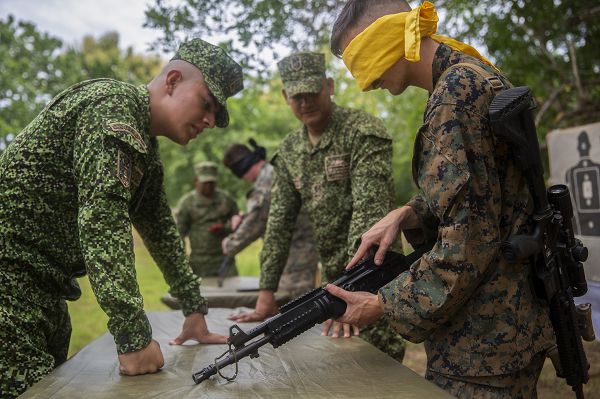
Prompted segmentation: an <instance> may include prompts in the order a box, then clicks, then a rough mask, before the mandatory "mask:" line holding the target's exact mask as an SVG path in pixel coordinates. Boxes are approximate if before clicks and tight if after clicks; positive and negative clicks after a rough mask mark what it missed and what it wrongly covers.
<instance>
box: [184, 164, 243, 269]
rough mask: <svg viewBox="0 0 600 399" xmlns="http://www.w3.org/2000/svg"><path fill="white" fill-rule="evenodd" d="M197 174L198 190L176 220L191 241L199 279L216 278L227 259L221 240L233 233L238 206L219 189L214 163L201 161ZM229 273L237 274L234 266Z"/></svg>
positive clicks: (186, 199) (186, 197) (188, 196)
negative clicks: (233, 219) (232, 228)
mask: <svg viewBox="0 0 600 399" xmlns="http://www.w3.org/2000/svg"><path fill="white" fill-rule="evenodd" d="M194 172H195V174H196V178H195V180H194V185H195V189H194V190H192V191H190V192H189V193H187V194H185V195H184V196H183V197H182V198H181V200H180V201H179V204H178V205H177V210H176V211H175V221H176V222H177V228H178V229H179V233H180V234H181V236H182V237H189V239H190V246H191V248H192V253H191V254H190V265H191V267H192V270H193V271H194V273H195V274H196V276H201V277H215V276H218V275H219V267H220V266H221V263H223V259H224V257H225V256H224V255H223V252H222V251H221V241H223V238H225V237H226V236H227V235H228V234H229V233H230V232H231V228H230V224H229V219H231V217H232V216H233V215H236V214H237V213H238V207H237V204H236V203H235V201H234V200H233V198H231V197H230V196H229V194H227V193H226V192H225V191H222V190H219V189H217V187H216V185H217V165H216V164H215V163H214V162H201V163H199V164H197V165H196V166H195V167H194ZM229 272H230V274H229V275H232V276H234V275H237V269H236V268H235V266H234V267H232V268H231V269H230V270H229Z"/></svg>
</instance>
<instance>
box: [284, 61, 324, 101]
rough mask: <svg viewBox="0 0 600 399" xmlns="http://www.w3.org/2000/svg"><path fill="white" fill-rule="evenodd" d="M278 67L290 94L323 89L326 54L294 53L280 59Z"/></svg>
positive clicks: (286, 90) (285, 87)
mask: <svg viewBox="0 0 600 399" xmlns="http://www.w3.org/2000/svg"><path fill="white" fill-rule="evenodd" d="M277 67H278V68H279V73H280V74H281V80H282V81H283V88H284V89H285V92H286V93H287V95H288V96H290V97H291V96H295V95H296V94H298V93H318V92H320V91H321V85H322V82H323V78H324V77H325V54H323V53H311V52H302V53H294V54H291V55H289V56H287V57H285V58H284V59H282V60H281V61H279V62H278V63H277Z"/></svg>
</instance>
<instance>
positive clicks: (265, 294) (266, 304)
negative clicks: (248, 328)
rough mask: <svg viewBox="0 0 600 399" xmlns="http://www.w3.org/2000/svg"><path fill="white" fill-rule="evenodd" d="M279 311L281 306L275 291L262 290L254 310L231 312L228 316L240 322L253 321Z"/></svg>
mask: <svg viewBox="0 0 600 399" xmlns="http://www.w3.org/2000/svg"><path fill="white" fill-rule="evenodd" d="M277 312H279V308H278V307H277V302H275V294H274V293H273V291H270V290H260V291H259V293H258V299H257V300H256V308H255V309H254V311H252V312H245V313H240V314H230V315H229V317H227V318H228V319H229V320H233V321H237V322H239V323H250V322H253V321H263V320H264V319H266V318H267V317H269V316H273V315H274V314H277Z"/></svg>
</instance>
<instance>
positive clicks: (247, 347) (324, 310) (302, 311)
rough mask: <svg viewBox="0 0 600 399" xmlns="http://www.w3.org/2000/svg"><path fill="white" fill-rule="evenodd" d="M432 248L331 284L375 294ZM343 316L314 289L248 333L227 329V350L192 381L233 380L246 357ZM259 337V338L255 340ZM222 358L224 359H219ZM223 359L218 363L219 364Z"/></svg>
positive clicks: (342, 308)
mask: <svg viewBox="0 0 600 399" xmlns="http://www.w3.org/2000/svg"><path fill="white" fill-rule="evenodd" d="M432 247H433V242H428V243H425V244H423V245H421V246H419V247H418V248H416V249H415V251H414V252H412V253H411V254H410V255H407V256H404V255H402V254H399V253H396V252H392V251H388V252H387V253H386V255H385V260H384V262H383V264H382V265H381V266H377V265H375V263H374V261H373V258H369V259H366V260H363V261H361V262H360V263H358V264H357V265H356V266H354V267H353V268H352V269H350V270H346V271H345V273H344V274H343V275H342V277H340V278H339V279H337V280H336V281H334V282H333V284H334V285H337V286H338V287H341V288H343V289H345V290H347V291H367V292H371V293H376V292H377V291H378V290H379V289H380V288H381V287H383V286H384V285H386V284H387V283H389V282H390V281H392V280H393V279H394V278H396V277H397V276H398V275H399V274H400V273H402V272H403V271H406V270H408V268H409V267H410V266H411V265H412V264H413V263H414V262H416V261H417V260H419V258H420V257H421V256H422V255H423V254H424V253H425V252H428V251H429V250H430V249H431V248H432ZM344 312H346V302H344V301H343V300H341V299H339V298H337V297H335V296H333V295H331V294H330V293H329V292H327V291H326V290H324V289H323V288H316V289H314V290H312V291H310V292H308V293H306V294H304V295H302V296H300V297H299V298H296V299H294V300H293V301H291V302H289V303H287V304H286V305H284V306H283V307H281V309H280V311H279V313H278V314H277V315H275V316H273V317H271V318H269V319H267V320H265V321H264V322H262V323H261V324H259V325H258V326H256V327H254V328H253V329H251V330H250V331H248V332H244V331H242V329H241V328H240V327H238V326H237V324H235V325H233V326H231V327H230V328H229V340H228V343H229V349H228V350H227V351H226V352H225V353H223V354H222V355H221V356H219V357H218V358H216V359H215V363H214V364H211V365H209V366H207V367H205V368H204V369H203V370H201V371H200V372H198V373H195V374H193V376H192V378H193V379H194V382H195V383H196V384H199V383H201V382H202V381H204V380H206V379H208V378H209V377H210V376H212V375H215V374H217V373H218V374H219V375H220V376H221V377H223V378H225V379H227V380H230V381H231V380H233V379H234V378H235V377H236V376H237V370H238V365H237V364H238V361H239V360H240V359H242V358H244V357H246V356H250V358H251V359H254V358H256V357H258V355H259V354H258V349H259V348H260V347H262V346H263V345H265V344H267V343H270V344H271V345H272V346H273V347H274V348H277V347H279V346H281V345H283V344H285V343H286V342H288V341H290V340H291V339H292V338H295V337H297V336H298V335H300V334H302V333H303V332H305V331H307V330H309V329H310V328H312V327H313V326H314V325H316V324H318V323H322V322H324V321H325V320H328V319H332V318H333V319H335V318H337V317H340V316H341V315H343V314H344ZM259 336H260V337H259ZM223 357H224V358H223ZM221 358H223V359H222V360H219V359H221ZM233 363H235V367H236V371H235V374H234V376H233V377H231V378H228V377H225V376H223V375H222V374H221V372H220V370H221V369H222V368H223V367H226V366H228V365H230V364H233Z"/></svg>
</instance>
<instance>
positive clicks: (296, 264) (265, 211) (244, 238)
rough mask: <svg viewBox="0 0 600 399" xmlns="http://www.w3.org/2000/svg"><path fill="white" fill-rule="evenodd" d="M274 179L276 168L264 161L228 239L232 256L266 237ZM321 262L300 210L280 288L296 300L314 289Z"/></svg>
mask: <svg viewBox="0 0 600 399" xmlns="http://www.w3.org/2000/svg"><path fill="white" fill-rule="evenodd" d="M273 177H274V173H273V165H271V164H270V163H268V162H265V163H264V164H263V167H262V168H261V170H260V172H259V174H258V177H257V178H256V181H255V182H254V185H253V186H252V190H250V192H249V193H248V197H247V208H248V211H247V213H246V214H245V215H244V219H243V220H242V222H241V223H240V225H239V226H238V228H237V229H236V230H235V231H234V232H233V233H231V234H230V235H229V236H228V237H227V238H228V240H227V241H226V245H225V249H226V250H227V253H228V254H229V255H236V254H237V253H239V252H241V251H242V250H243V249H244V248H246V247H247V246H248V245H250V244H251V243H253V242H254V241H256V240H257V239H259V238H260V237H262V235H263V234H264V232H265V229H266V228H267V217H268V216H269V208H270V206H271V188H272V186H273ZM318 263H319V255H318V253H317V249H316V244H315V237H314V233H313V230H312V226H311V224H310V219H309V217H308V214H307V212H306V211H305V210H304V208H301V210H300V213H299V214H298V219H297V220H296V226H295V228H294V231H293V234H292V241H291V246H290V252H289V255H288V258H287V263H286V265H285V268H284V269H283V273H282V275H281V279H280V280H279V288H280V289H282V290H285V291H287V292H289V293H290V295H291V296H293V297H295V296H299V295H301V294H303V293H305V292H306V291H309V290H311V289H313V288H314V287H315V276H316V273H317V265H318Z"/></svg>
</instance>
